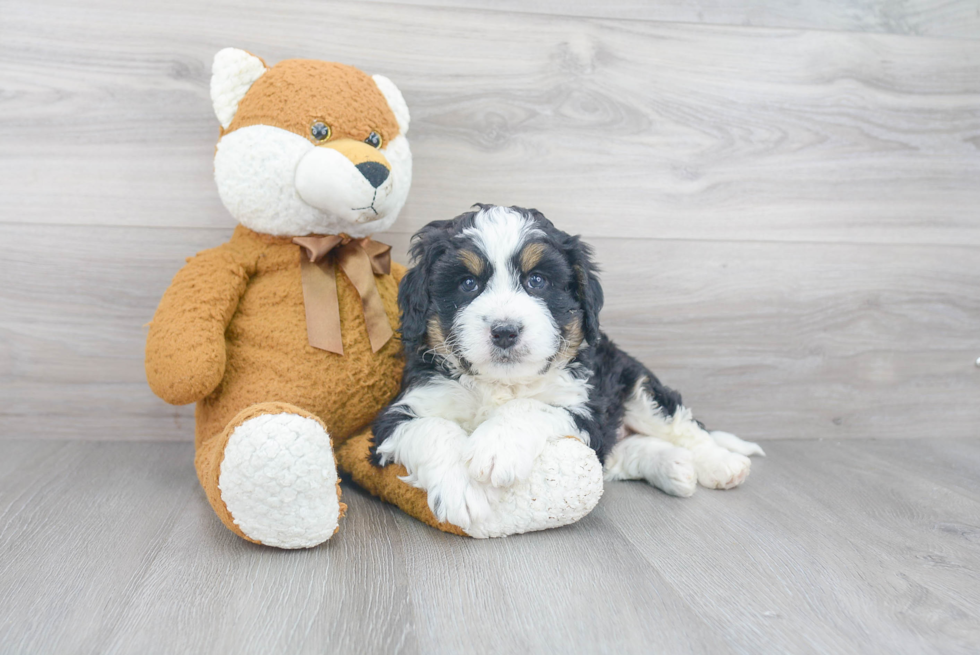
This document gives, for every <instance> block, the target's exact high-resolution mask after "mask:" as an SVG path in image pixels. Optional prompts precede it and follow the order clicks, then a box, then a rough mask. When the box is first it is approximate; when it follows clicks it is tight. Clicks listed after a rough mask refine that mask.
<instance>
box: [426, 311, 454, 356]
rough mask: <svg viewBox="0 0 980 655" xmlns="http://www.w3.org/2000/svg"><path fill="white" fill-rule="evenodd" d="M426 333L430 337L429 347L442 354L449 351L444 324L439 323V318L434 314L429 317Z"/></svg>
mask: <svg viewBox="0 0 980 655" xmlns="http://www.w3.org/2000/svg"><path fill="white" fill-rule="evenodd" d="M426 334H427V335H428V337H429V348H432V349H433V350H434V351H436V352H437V353H439V354H440V355H446V354H448V353H449V347H448V346H447V345H446V334H445V333H444V332H443V331H442V326H441V325H439V319H438V318H437V317H435V316H433V317H432V318H430V319H429V324H428V328H427V329H426Z"/></svg>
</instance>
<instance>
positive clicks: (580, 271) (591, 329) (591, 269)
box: [562, 235, 604, 346]
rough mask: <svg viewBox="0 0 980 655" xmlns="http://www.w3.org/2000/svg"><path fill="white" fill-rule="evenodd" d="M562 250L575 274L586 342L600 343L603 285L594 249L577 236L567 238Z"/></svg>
mask: <svg viewBox="0 0 980 655" xmlns="http://www.w3.org/2000/svg"><path fill="white" fill-rule="evenodd" d="M562 249H563V250H564V252H565V256H566V257H567V258H568V263H569V264H570V265H571V267H572V271H573V272H574V274H575V281H574V282H573V283H572V284H573V285H574V290H575V297H576V298H577V299H578V301H579V303H580V304H581V305H582V310H583V313H584V314H585V315H584V317H583V322H584V325H583V328H584V331H585V340H586V341H588V342H589V345H591V346H594V345H596V344H597V343H599V311H600V310H601V309H602V303H603V300H604V298H603V295H602V285H601V284H599V268H598V267H597V266H596V265H595V263H594V262H593V261H592V247H591V246H589V245H588V244H587V243H582V241H581V240H580V239H579V237H577V236H574V237H573V236H568V235H566V236H565V240H564V243H563V244H562Z"/></svg>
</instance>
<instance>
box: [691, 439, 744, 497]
mask: <svg viewBox="0 0 980 655" xmlns="http://www.w3.org/2000/svg"><path fill="white" fill-rule="evenodd" d="M750 468H752V462H751V461H750V460H749V458H748V457H746V456H745V455H739V454H737V453H733V452H730V451H727V450H725V449H724V448H721V447H719V446H715V445H712V446H710V447H702V448H697V449H695V451H694V470H695V471H697V474H698V482H699V483H700V484H701V486H703V487H708V488H709V489H731V488H733V487H737V486H738V485H740V484H742V483H743V482H745V478H747V477H748V476H749V469H750Z"/></svg>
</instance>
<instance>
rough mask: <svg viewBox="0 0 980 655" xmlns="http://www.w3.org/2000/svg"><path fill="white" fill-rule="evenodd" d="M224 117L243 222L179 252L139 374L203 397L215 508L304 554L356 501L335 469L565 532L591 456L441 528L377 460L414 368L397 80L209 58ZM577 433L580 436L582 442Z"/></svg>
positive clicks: (166, 388)
mask: <svg viewBox="0 0 980 655" xmlns="http://www.w3.org/2000/svg"><path fill="white" fill-rule="evenodd" d="M210 86H211V89H210V90H211V99H212V102H213V107H214V112H215V115H216V116H217V118H218V121H219V123H220V124H221V130H220V135H219V139H218V143H217V147H216V150H215V156H214V178H215V182H216V184H217V188H218V193H219V196H220V197H221V200H222V202H223V204H224V205H225V207H226V208H227V209H228V211H229V212H230V213H231V215H232V216H233V217H234V218H235V219H236V220H237V221H238V226H237V227H236V228H235V231H234V233H233V235H232V237H231V240H230V241H228V242H227V243H225V244H223V245H220V246H218V247H217V248H213V249H211V250H206V251H203V252H201V253H199V254H197V255H196V256H195V257H192V258H190V259H188V260H187V264H186V265H185V266H184V267H183V268H182V269H181V270H180V271H179V272H178V273H177V274H176V276H175V277H174V279H173V281H172V283H171V284H170V286H169V288H168V289H167V290H166V292H165V293H164V295H163V298H162V299H161V301H160V304H159V306H158V308H157V310H156V312H155V314H154V316H153V319H152V321H151V322H150V324H149V331H148V334H147V345H146V360H145V367H146V375H147V380H148V382H149V385H150V387H151V389H152V390H153V392H154V393H156V394H157V395H158V396H159V397H160V398H162V399H163V400H165V401H166V402H168V403H171V404H187V403H192V402H193V403H196V404H197V406H196V411H195V467H196V469H197V474H198V479H199V481H200V483H201V486H202V488H203V490H204V492H205V495H206V496H207V499H208V501H209V502H210V504H211V507H212V508H213V509H214V511H215V513H216V515H217V516H218V518H219V519H220V520H221V521H222V522H223V523H224V525H225V526H227V527H228V528H229V529H230V530H231V531H232V532H234V533H235V534H237V535H238V536H240V537H242V538H244V539H246V540H248V541H251V542H255V543H260V544H265V545H268V546H275V547H279V548H308V547H312V546H316V545H318V544H320V543H323V542H324V541H326V540H328V539H330V538H331V536H333V535H334V534H335V533H336V532H337V531H338V530H339V526H340V520H341V519H342V517H343V516H344V513H345V512H346V505H345V504H344V503H343V502H341V488H340V478H339V471H347V472H349V474H350V475H351V477H352V479H353V480H354V481H355V482H356V483H358V484H360V485H361V486H362V487H364V488H365V489H367V490H368V491H369V492H371V493H373V494H375V495H377V496H379V497H380V498H382V499H383V500H386V501H388V502H391V503H394V504H395V505H397V506H399V507H400V508H402V509H403V510H404V511H406V512H407V513H408V514H410V515H412V516H414V517H416V518H418V519H419V520H421V521H423V522H425V523H428V524H429V525H432V526H434V527H437V528H439V529H441V530H443V531H446V532H451V533H455V534H460V535H469V536H477V537H487V536H504V535H506V534H513V533H516V532H525V531H529V530H536V529H543V528H547V527H555V526H558V525H563V524H566V523H570V522H573V521H576V520H578V519H579V518H581V517H582V516H584V515H585V514H587V513H588V512H589V511H590V510H591V509H592V507H594V506H595V503H596V502H597V501H598V498H599V496H600V495H601V488H602V472H601V466H600V465H599V463H598V460H597V459H596V458H595V455H594V453H593V452H592V451H591V449H589V448H587V447H586V446H584V445H582V444H581V443H580V442H578V441H577V440H574V439H568V440H564V441H567V442H568V443H562V444H558V445H556V446H555V447H553V448H550V449H548V450H547V451H546V452H545V453H543V454H542V455H541V457H540V461H539V462H537V463H536V465H537V468H536V471H535V474H534V475H533V476H532V478H531V479H530V480H527V481H525V482H524V483H522V485H518V486H515V487H513V488H510V489H507V490H504V491H503V492H502V493H500V494H498V496H497V497H496V498H495V500H494V503H493V508H492V512H491V516H489V517H488V518H487V520H486V521H484V522H483V523H482V524H481V525H479V526H476V525H467V526H458V525H452V524H449V523H446V522H440V521H438V520H437V519H436V517H435V516H434V515H433V513H432V511H431V508H430V507H429V506H428V502H427V498H426V494H425V492H424V490H422V489H417V488H415V487H412V486H411V485H409V484H408V483H406V482H405V481H404V479H403V478H406V477H407V471H406V470H405V469H404V467H401V466H399V465H397V464H390V465H388V466H386V467H384V468H381V467H378V466H375V465H374V464H373V463H372V462H371V460H370V457H369V450H370V447H371V443H372V435H371V432H370V429H369V425H370V423H371V421H372V419H373V418H374V417H375V415H376V414H377V413H378V412H379V411H380V410H381V409H382V408H383V407H384V406H385V405H386V404H387V403H389V402H390V401H391V400H392V399H393V398H394V396H395V395H396V393H397V392H398V389H399V385H400V382H401V372H402V368H403V365H404V358H403V354H402V346H401V343H400V340H399V338H398V334H397V328H398V319H399V311H398V302H397V294H398V283H399V281H400V280H401V278H402V276H403V275H404V274H405V268H404V267H403V266H401V265H399V264H397V263H396V262H393V261H392V260H391V253H390V250H391V249H390V247H389V246H387V245H384V244H382V243H379V242H376V241H374V240H372V239H371V235H373V234H375V233H377V232H382V231H384V230H386V229H388V228H389V227H391V225H392V224H393V223H394V222H395V220H396V219H397V217H398V214H399V212H400V210H401V209H402V207H403V205H404V204H405V201H406V198H407V195H408V191H409V187H410V185H411V178H412V155H411V151H410V149H409V145H408V141H407V137H406V135H407V132H408V127H409V112H408V108H407V106H406V104H405V101H404V99H403V97H402V95H401V93H400V92H399V90H398V88H397V87H396V86H395V85H394V84H393V83H392V82H391V81H390V80H389V79H388V78H386V77H383V76H381V75H373V76H372V75H368V74H366V73H364V72H362V71H360V70H358V69H356V68H353V67H351V66H347V65H344V64H339V63H331V62H324V61H316V60H307V59H289V60H284V61H281V62H279V63H278V64H275V65H274V66H271V67H270V66H267V65H266V63H265V62H264V61H263V60H262V59H260V58H259V57H256V56H254V55H252V54H250V53H248V52H246V51H244V50H239V49H235V48H226V49H224V50H221V51H220V52H218V53H217V55H216V56H215V58H214V63H213V67H212V77H211V85H210ZM573 442H574V443H573Z"/></svg>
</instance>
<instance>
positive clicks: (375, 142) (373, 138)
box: [364, 132, 381, 148]
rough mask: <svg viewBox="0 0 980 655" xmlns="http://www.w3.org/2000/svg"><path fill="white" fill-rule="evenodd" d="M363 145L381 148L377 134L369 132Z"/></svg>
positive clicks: (379, 137)
mask: <svg viewBox="0 0 980 655" xmlns="http://www.w3.org/2000/svg"><path fill="white" fill-rule="evenodd" d="M364 143H366V144H368V145H369V146H371V147H372V148H380V147H381V136H380V135H378V133H377V132H371V133H370V134H368V138H366V139H364Z"/></svg>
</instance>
